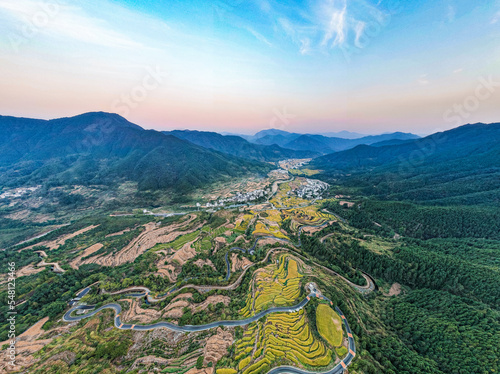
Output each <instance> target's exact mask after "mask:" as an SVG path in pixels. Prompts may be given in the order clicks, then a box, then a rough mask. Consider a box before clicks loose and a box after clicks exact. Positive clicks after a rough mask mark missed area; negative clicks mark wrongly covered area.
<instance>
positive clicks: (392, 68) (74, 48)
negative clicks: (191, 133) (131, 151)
mask: <svg viewBox="0 0 500 374" xmlns="http://www.w3.org/2000/svg"><path fill="white" fill-rule="evenodd" d="M0 35H1V37H0V78H1V80H0V114H2V115H13V116H21V117H32V118H45V119H51V118H59V117H66V116H73V115H77V114H80V113H84V112H90V111H105V112H114V113H118V114H120V115H122V116H124V117H125V118H127V119H128V120H129V121H131V122H134V123H136V124H138V125H140V126H142V127H145V128H154V129H158V130H169V129H197V130H205V131H226V132H231V133H244V134H250V133H255V132H257V131H259V130H262V129H269V128H278V129H281V130H285V131H293V132H303V133H305V132H309V133H312V132H315V133H323V132H335V131H340V130H349V131H356V132H360V133H364V134H374V133H381V132H389V131H406V132H414V133H417V134H429V133H433V132H436V131H441V130H445V129H449V128H453V127H456V126H459V125H462V124H466V123H474V122H486V123H490V122H500V105H499V104H500V0H491V1H490V0H484V1H470V0H463V1H462V0H440V1H439V0H420V1H409V0H407V1H395V0H317V1H307V0H302V1H299V0H297V1H275V0H211V1H209V0H204V1H203V0H182V1H177V0H143V1H132V0H113V1H110V0H98V1H97V0H85V1H83V0H72V1H63V0H43V1H38V0H16V1H12V0H0Z"/></svg>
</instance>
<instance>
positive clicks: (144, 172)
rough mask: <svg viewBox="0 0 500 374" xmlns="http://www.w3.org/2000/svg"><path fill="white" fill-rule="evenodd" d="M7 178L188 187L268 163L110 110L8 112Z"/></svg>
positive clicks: (0, 123)
mask: <svg viewBox="0 0 500 374" xmlns="http://www.w3.org/2000/svg"><path fill="white" fill-rule="evenodd" d="M0 155H1V156H0V175H1V176H0V184H2V185H4V186H20V185H26V184H41V183H50V184H51V185H63V184H85V185H87V184H108V185H110V184H113V183H114V182H116V180H117V179H122V180H131V181H136V182H138V184H139V188H141V189H162V188H177V189H181V190H188V189H191V188H195V187H199V186H201V185H204V184H206V183H210V182H213V181H216V180H219V179H221V178H224V177H228V176H236V175H242V174H244V173H245V172H248V171H263V170H267V168H268V167H267V166H265V165H263V164H260V163H257V162H248V161H245V160H242V159H238V158H235V157H231V156H228V155H223V154H220V153H218V152H214V151H211V150H208V149H205V148H202V147H199V146H196V145H194V144H191V143H189V142H186V141H184V140H181V139H178V138H176V137H174V136H171V135H165V134H162V133H160V132H157V131H153V130H144V129H143V128H141V127H140V126H137V125H134V124H132V123H130V122H128V121H127V120H125V119H124V118H122V117H120V116H118V115H116V114H109V113H102V112H100V113H86V114H82V115H79V116H76V117H70V118H61V119H55V120H50V121H45V120H35V119H26V118H16V117H0Z"/></svg>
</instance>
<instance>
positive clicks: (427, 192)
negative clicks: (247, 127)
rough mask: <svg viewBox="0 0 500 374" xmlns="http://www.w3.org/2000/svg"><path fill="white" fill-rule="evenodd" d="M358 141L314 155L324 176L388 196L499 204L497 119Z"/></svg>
mask: <svg viewBox="0 0 500 374" xmlns="http://www.w3.org/2000/svg"><path fill="white" fill-rule="evenodd" d="M381 144H383V143H379V144H374V145H372V146H368V145H359V146H357V147H355V148H353V149H349V150H346V151H342V152H337V153H333V154H329V155H326V156H322V157H319V158H316V159H315V160H313V162H312V167H315V168H319V169H321V170H324V173H325V175H326V176H327V177H330V178H335V177H336V176H342V175H343V176H344V177H345V175H351V176H350V177H349V178H350V179H351V181H352V183H351V184H352V185H357V186H364V188H365V192H367V193H370V194H375V195H380V196H385V197H387V198H392V199H409V200H414V201H429V202H434V203H460V204H476V203H485V204H496V205H500V123H494V124H489V125H487V124H483V123H477V124H469V125H465V126H461V127H458V128H455V129H452V130H448V131H445V132H441V133H436V134H432V135H429V136H427V137H425V138H421V139H417V140H413V141H403V142H401V143H399V144H389V145H381Z"/></svg>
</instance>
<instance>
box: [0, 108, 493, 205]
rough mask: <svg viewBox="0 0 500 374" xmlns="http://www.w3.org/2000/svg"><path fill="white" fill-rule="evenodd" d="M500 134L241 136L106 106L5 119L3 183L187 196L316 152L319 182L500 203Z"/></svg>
mask: <svg viewBox="0 0 500 374" xmlns="http://www.w3.org/2000/svg"><path fill="white" fill-rule="evenodd" d="M499 139H500V124H498V123H495V124H489V125H487V124H482V123H478V124H469V125H465V126H461V127H458V128H455V129H452V130H448V131H445V132H442V133H436V134H433V135H429V136H427V137H425V138H419V137H417V136H416V135H413V134H407V133H399V132H398V133H391V134H382V135H372V136H364V137H361V138H358V139H342V138H336V137H326V136H323V135H314V134H296V133H288V132H286V131H282V130H277V129H271V130H264V131H261V132H259V133H257V134H255V135H254V136H252V137H247V139H243V138H242V137H240V136H235V135H227V136H224V135H221V134H218V133H215V132H203V131H189V130H183V131H181V130H176V131H168V132H160V131H155V130H145V129H143V128H142V127H140V126H138V125H136V124H133V123H131V122H129V121H127V120H126V119H124V118H123V117H120V116H119V115H117V114H111V113H103V112H93V113H86V114H82V115H79V116H75V117H69V118H60V119H54V120H38V119H28V118H17V117H8V116H0V185H1V186H4V187H18V186H25V185H36V184H42V183H46V184H48V185H51V186H58V185H65V184H83V185H91V184H104V185H113V184H116V183H117V182H119V181H133V182H137V184H138V186H139V188H140V189H142V190H156V189H175V190H176V191H178V192H181V193H182V192H183V191H188V190H192V189H194V188H197V187H200V186H203V185H206V184H209V183H212V182H215V181H220V180H224V179H227V178H232V177H236V176H242V175H245V174H247V173H261V174H264V173H266V172H267V171H269V170H271V169H272V165H270V163H274V162H276V161H278V160H281V159H287V158H313V161H312V162H311V163H310V165H309V166H308V167H310V168H315V169H317V170H321V172H322V173H321V174H320V175H319V176H318V177H319V178H322V179H325V180H337V178H339V177H341V178H342V180H343V181H344V182H345V183H347V184H349V183H351V185H356V186H358V187H360V188H364V192H365V193H368V194H373V195H378V196H380V197H384V198H385V197H387V198H393V199H407V200H416V201H431V202H433V203H449V202H458V203H463V204H469V203H471V204H472V203H474V202H475V201H478V199H479V200H480V201H482V202H485V203H493V204H498V203H499V202H498V200H499V198H498V196H500V187H499V186H500V145H499ZM261 143H262V144H261ZM264 143H270V144H264ZM278 143H279V144H278ZM281 144H284V145H286V147H284V146H282V145H281ZM346 148H347V149H346ZM332 150H340V151H332ZM325 154H326V155H325ZM346 176H347V177H346Z"/></svg>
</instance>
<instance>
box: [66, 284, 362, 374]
mask: <svg viewBox="0 0 500 374" xmlns="http://www.w3.org/2000/svg"><path fill="white" fill-rule="evenodd" d="M89 288H90V287H87V288H85V289H83V290H82V291H81V292H80V293H79V294H78V296H80V295H81V294H86V293H87V292H88V291H89ZM313 297H318V298H321V299H323V300H325V301H327V302H329V303H330V305H331V306H333V302H332V301H331V300H330V299H328V298H327V297H326V296H323V295H320V294H316V293H310V294H309V295H307V296H306V298H305V299H304V300H302V301H301V302H300V303H298V304H296V305H293V306H288V307H274V308H269V309H267V310H264V311H262V312H259V313H257V314H256V315H254V316H252V317H249V318H246V319H242V320H226V321H217V322H211V323H207V324H205V325H185V326H178V325H175V324H172V323H169V322H157V323H153V324H150V325H139V324H130V323H123V322H122V321H121V319H120V315H121V312H122V308H121V306H120V305H119V304H116V303H111V304H107V305H104V306H102V307H100V308H98V309H96V310H94V311H92V312H89V313H85V314H82V315H78V316H72V314H73V312H75V311H77V310H84V311H85V310H91V309H93V306H88V305H79V306H75V307H73V308H71V309H70V310H68V311H67V312H66V314H65V315H64V316H63V321H65V322H77V321H80V320H82V319H84V318H89V317H92V316H94V315H96V314H97V313H99V312H101V311H102V310H104V309H113V310H114V311H115V317H114V325H115V327H116V328H118V329H120V330H136V331H148V330H154V329H159V328H165V329H169V330H172V331H179V332H196V331H205V330H210V329H213V328H217V327H222V326H224V327H235V326H245V325H248V324H250V323H252V322H256V321H258V320H259V319H260V318H262V317H264V316H266V315H268V314H271V313H292V312H297V311H299V310H301V309H302V308H304V307H305V306H306V305H307V304H308V303H309V301H310V300H311V298H313ZM335 310H336V311H337V313H338V314H339V315H340V317H341V319H342V321H343V322H344V326H345V328H346V332H347V339H348V342H349V351H348V354H347V355H346V357H344V359H343V360H342V361H340V363H338V364H337V365H336V366H335V367H333V368H332V369H330V370H328V371H324V372H314V373H316V374H335V373H342V372H343V371H344V369H346V368H347V366H348V365H349V364H350V363H351V362H352V360H353V358H354V356H355V355H356V345H355V343H354V338H353V335H352V332H351V329H350V327H349V324H348V323H347V319H346V318H345V316H344V314H343V313H342V311H341V310H340V309H339V308H338V307H335ZM278 373H293V374H311V373H312V372H309V371H307V370H302V369H299V368H295V367H292V366H279V367H276V368H274V369H271V370H270V371H269V372H268V374H278Z"/></svg>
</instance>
